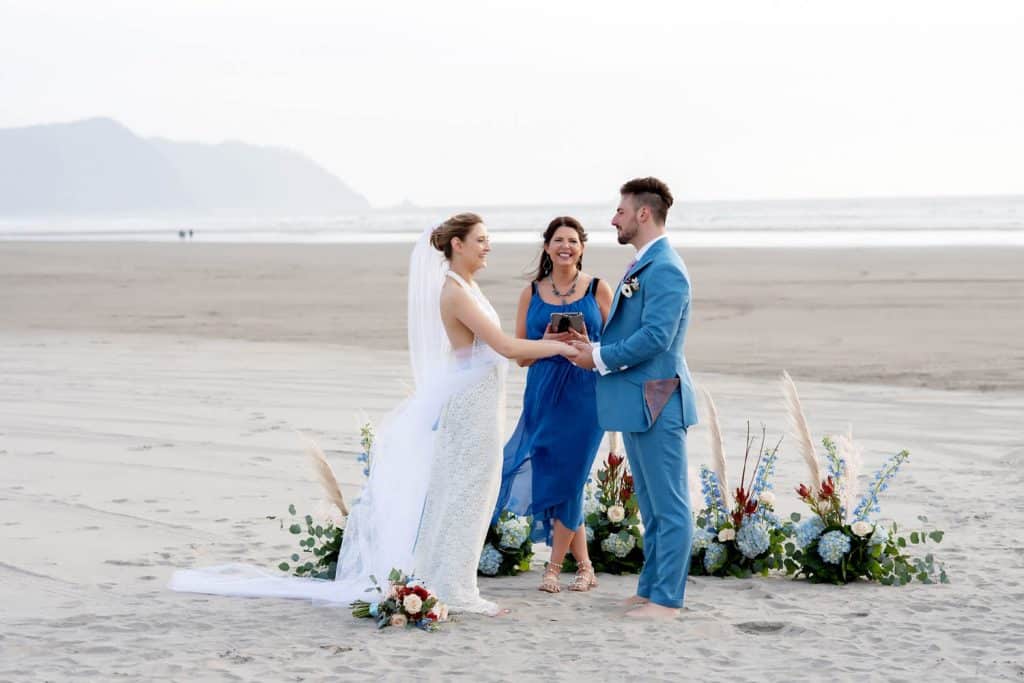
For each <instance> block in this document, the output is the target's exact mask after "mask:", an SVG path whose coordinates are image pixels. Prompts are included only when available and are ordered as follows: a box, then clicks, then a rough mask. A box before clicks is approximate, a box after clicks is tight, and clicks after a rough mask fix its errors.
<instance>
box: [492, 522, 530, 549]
mask: <svg viewBox="0 0 1024 683" xmlns="http://www.w3.org/2000/svg"><path fill="white" fill-rule="evenodd" d="M498 534H499V535H500V536H501V540H500V541H499V545H500V546H501V547H502V548H518V547H519V546H521V545H522V544H523V543H525V542H526V539H527V537H528V536H529V534H530V518H529V517H511V518H509V519H506V520H503V521H500V522H498Z"/></svg>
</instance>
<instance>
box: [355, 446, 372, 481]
mask: <svg viewBox="0 0 1024 683" xmlns="http://www.w3.org/2000/svg"><path fill="white" fill-rule="evenodd" d="M356 462H361V463H363V476H364V477H369V476H370V456H369V454H367V453H365V452H363V453H360V454H359V455H357V456H356Z"/></svg>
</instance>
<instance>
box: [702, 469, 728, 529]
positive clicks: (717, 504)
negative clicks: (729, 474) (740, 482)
mask: <svg viewBox="0 0 1024 683" xmlns="http://www.w3.org/2000/svg"><path fill="white" fill-rule="evenodd" d="M700 492H701V494H703V496H704V508H705V509H706V510H708V511H709V512H710V513H711V515H712V520H713V521H714V523H716V524H717V523H718V521H719V517H720V516H721V515H725V514H726V513H727V512H728V511H727V510H726V507H725V500H723V499H722V487H721V486H720V485H719V483H718V475H717V474H715V473H714V472H712V471H711V470H710V469H708V466H707V465H701V466H700Z"/></svg>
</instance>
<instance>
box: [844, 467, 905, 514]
mask: <svg viewBox="0 0 1024 683" xmlns="http://www.w3.org/2000/svg"><path fill="white" fill-rule="evenodd" d="M909 457H910V452H909V451H906V450H902V451H900V452H899V453H897V454H896V455H894V456H892V457H891V458H889V461H888V462H886V463H885V464H884V465H882V467H881V468H880V469H879V470H878V471H877V472H875V476H874V478H873V479H872V480H871V485H870V486H868V490H867V493H865V494H864V496H863V497H862V498H861V499H860V502H859V503H857V507H856V508H855V509H854V511H853V519H854V520H855V521H868V518H869V517H870V516H871V514H872V513H875V512H881V508H880V507H879V505H878V495H879V494H880V493H884V492H885V491H886V490H887V489H888V488H889V482H890V481H892V478H893V477H895V476H896V473H897V472H899V470H900V467H901V466H902V465H903V463H905V462H906V461H907V458H909Z"/></svg>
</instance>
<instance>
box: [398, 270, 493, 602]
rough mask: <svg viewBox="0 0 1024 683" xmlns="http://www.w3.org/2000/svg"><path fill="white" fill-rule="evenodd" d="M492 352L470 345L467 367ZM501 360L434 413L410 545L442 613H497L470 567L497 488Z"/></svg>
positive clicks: (476, 295) (488, 309) (477, 295)
mask: <svg viewBox="0 0 1024 683" xmlns="http://www.w3.org/2000/svg"><path fill="white" fill-rule="evenodd" d="M448 277H450V278H451V279H453V280H455V281H456V282H458V283H459V285H460V286H461V287H463V288H464V289H465V290H466V291H468V292H469V293H470V295H471V296H472V297H473V299H474V300H475V301H476V302H477V304H478V305H479V306H480V308H481V309H483V311H484V312H485V313H486V314H487V315H488V317H490V318H491V319H492V320H493V321H494V323H495V324H500V321H499V320H498V314H497V312H496V311H495V310H494V308H493V307H492V306H491V304H490V302H489V301H488V300H487V298H486V297H485V296H484V295H483V292H481V291H480V289H479V288H478V287H475V286H470V285H468V284H467V283H466V281H465V280H463V279H462V278H461V277H459V276H458V275H457V274H455V273H452V272H449V273H448ZM493 355H494V352H493V351H491V349H490V348H489V347H487V345H486V344H484V343H483V342H481V341H480V340H476V341H475V342H474V343H473V348H472V356H473V359H472V360H471V361H470V362H471V363H472V362H479V361H480V360H481V359H484V358H487V357H491V356H493ZM505 368H506V365H505V364H504V363H494V364H493V366H492V367H491V369H490V371H488V372H487V373H485V374H484V375H483V377H481V378H480V379H479V380H478V381H476V382H474V383H473V384H471V385H470V386H468V387H466V388H465V389H463V390H462V391H460V392H459V393H457V394H456V395H454V396H452V397H451V398H450V399H449V400H448V403H447V404H446V405H445V407H444V409H443V410H442V412H441V418H440V420H439V421H438V427H437V440H436V442H435V446H434V459H433V460H434V462H433V467H432V469H431V472H430V485H429V488H428V490H427V497H426V503H425V505H424V507H423V519H422V520H421V522H420V532H419V537H418V539H417V541H416V559H415V562H414V566H415V569H416V573H417V574H418V575H419V576H420V577H421V578H423V579H424V580H425V581H426V583H427V586H429V587H430V589H431V590H433V591H435V592H436V593H437V594H438V595H439V596H441V599H442V600H444V601H445V602H446V603H447V604H448V607H449V609H451V610H453V611H463V612H479V613H484V614H495V613H497V610H498V607H497V605H495V604H494V603H493V602H490V601H487V600H484V599H482V598H481V597H480V590H479V588H478V587H477V575H476V570H477V563H478V561H479V558H480V550H481V548H482V547H483V544H484V538H485V537H486V536H487V527H488V524H489V523H490V519H491V511H492V510H493V509H494V505H495V503H496V502H497V498H498V488H499V486H500V485H501V464H502V454H501V448H502V432H503V430H502V428H501V424H502V420H503V418H504V413H505V410H504V396H505Z"/></svg>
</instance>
